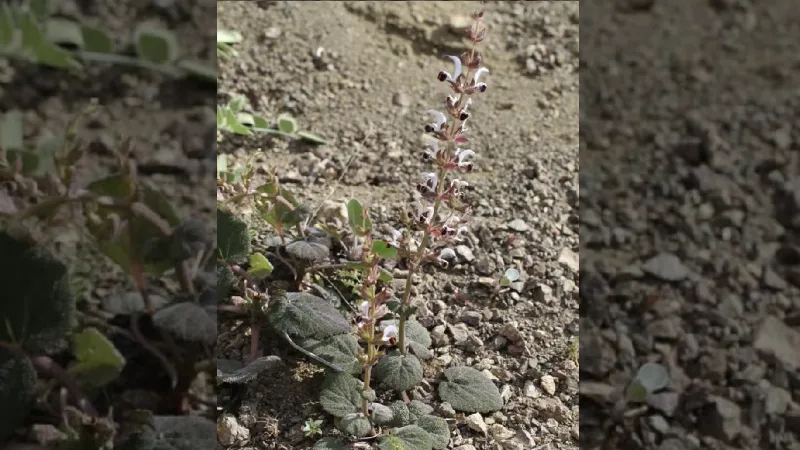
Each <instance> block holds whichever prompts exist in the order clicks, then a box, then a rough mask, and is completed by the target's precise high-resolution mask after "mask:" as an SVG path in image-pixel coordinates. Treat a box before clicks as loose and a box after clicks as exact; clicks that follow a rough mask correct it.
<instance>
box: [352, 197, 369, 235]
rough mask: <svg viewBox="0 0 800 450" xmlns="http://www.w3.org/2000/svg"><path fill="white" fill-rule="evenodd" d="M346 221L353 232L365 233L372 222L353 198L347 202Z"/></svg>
mask: <svg viewBox="0 0 800 450" xmlns="http://www.w3.org/2000/svg"><path fill="white" fill-rule="evenodd" d="M347 221H348V222H349V223H350V228H351V229H352V230H353V232H354V233H355V234H359V235H363V234H366V233H367V232H368V231H369V230H370V229H371V228H372V223H371V222H370V220H369V216H368V215H367V213H366V212H365V211H364V207H362V206H361V203H359V201H358V200H355V199H353V200H350V201H349V202H347Z"/></svg>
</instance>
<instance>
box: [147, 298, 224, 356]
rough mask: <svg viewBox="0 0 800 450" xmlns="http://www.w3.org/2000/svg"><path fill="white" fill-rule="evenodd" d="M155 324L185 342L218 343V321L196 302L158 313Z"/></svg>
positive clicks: (180, 304)
mask: <svg viewBox="0 0 800 450" xmlns="http://www.w3.org/2000/svg"><path fill="white" fill-rule="evenodd" d="M153 323H154V324H155V326H157V327H158V328H161V329H163V330H167V331H169V332H170V333H172V334H174V335H175V336H177V337H179V338H181V339H183V340H185V341H190V342H204V343H206V344H209V345H211V344H214V343H215V342H216V341H217V320H216V319H215V318H213V317H211V316H210V315H209V314H208V312H207V311H206V310H205V309H204V308H203V307H201V306H199V305H198V304H196V303H194V302H181V303H175V304H174V305H169V306H167V307H164V308H162V309H160V310H158V311H156V313H155V314H153Z"/></svg>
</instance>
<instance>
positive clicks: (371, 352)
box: [361, 286, 375, 417]
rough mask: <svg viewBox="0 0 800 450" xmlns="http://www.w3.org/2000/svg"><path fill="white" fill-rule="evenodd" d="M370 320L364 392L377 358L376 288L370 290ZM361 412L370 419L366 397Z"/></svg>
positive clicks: (367, 387) (367, 388)
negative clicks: (374, 359)
mask: <svg viewBox="0 0 800 450" xmlns="http://www.w3.org/2000/svg"><path fill="white" fill-rule="evenodd" d="M367 301H368V302H369V318H368V322H367V324H368V325H367V326H368V327H369V328H368V329H367V336H368V338H367V364H366V367H364V392H368V391H369V384H370V381H372V380H371V378H372V359H373V358H375V287H374V286H371V287H370V289H369V298H368V299H367ZM361 410H362V412H363V413H364V415H365V416H367V417H369V402H368V401H367V398H366V395H365V396H364V397H363V398H362V399H361Z"/></svg>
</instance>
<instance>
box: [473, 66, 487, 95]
mask: <svg viewBox="0 0 800 450" xmlns="http://www.w3.org/2000/svg"><path fill="white" fill-rule="evenodd" d="M484 72H489V69H487V68H486V67H481V68H480V69H478V70H476V71H475V76H473V77H472V85H473V86H475V89H477V90H478V91H479V92H483V91H485V90H486V83H479V82H478V80H479V79H480V78H481V75H483V73H484Z"/></svg>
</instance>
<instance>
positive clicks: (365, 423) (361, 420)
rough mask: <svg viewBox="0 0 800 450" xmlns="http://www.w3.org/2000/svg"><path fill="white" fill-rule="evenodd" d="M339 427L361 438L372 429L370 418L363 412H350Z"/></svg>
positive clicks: (340, 422)
mask: <svg viewBox="0 0 800 450" xmlns="http://www.w3.org/2000/svg"><path fill="white" fill-rule="evenodd" d="M338 428H339V429H340V430H341V431H343V432H345V433H347V434H349V435H350V436H353V437H357V438H361V437H364V436H366V435H368V434H369V432H370V431H372V424H371V423H370V421H369V419H368V418H367V417H366V416H364V415H363V414H361V413H350V414H348V415H346V416H344V417H342V420H340V421H339V426H338Z"/></svg>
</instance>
